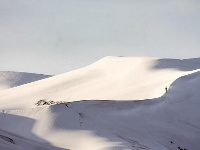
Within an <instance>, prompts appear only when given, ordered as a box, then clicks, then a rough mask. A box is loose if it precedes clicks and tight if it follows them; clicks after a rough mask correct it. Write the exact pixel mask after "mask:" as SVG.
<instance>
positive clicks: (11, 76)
mask: <svg viewBox="0 0 200 150" xmlns="http://www.w3.org/2000/svg"><path fill="white" fill-rule="evenodd" d="M48 77H51V76H50V75H43V74H35V73H25V72H13V71H0V91H2V90H5V89H9V88H12V87H16V86H20V85H23V84H27V83H30V82H34V81H37V80H41V79H44V78H48Z"/></svg>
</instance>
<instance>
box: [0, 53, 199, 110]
mask: <svg viewBox="0 0 200 150" xmlns="http://www.w3.org/2000/svg"><path fill="white" fill-rule="evenodd" d="M199 68H200V63H197V62H196V61H195V62H194V61H188V60H177V59H157V58H148V57H105V58H103V59H101V60H99V61H97V62H96V63H94V64H92V65H90V66H87V67H85V68H82V69H78V70H75V71H71V72H68V73H64V74H61V75H57V76H54V77H51V78H48V79H44V80H41V81H37V82H33V83H30V84H26V85H23V86H20V87H16V88H12V89H8V90H5V91H3V92H1V93H0V104H1V106H0V108H6V109H8V108H10V109H18V108H23V107H27V106H28V107H33V106H34V104H35V103H36V102H37V101H39V100H41V99H46V100H54V101H61V100H62V101H68V102H72V101H79V100H143V99H151V98H155V97H160V96H162V95H163V94H164V93H165V92H166V91H165V87H166V86H167V87H169V86H170V84H171V83H172V82H173V81H174V80H176V79H177V78H178V77H180V76H183V75H186V74H190V73H192V72H194V71H196V70H197V69H199Z"/></svg>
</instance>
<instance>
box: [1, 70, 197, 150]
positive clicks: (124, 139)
mask: <svg viewBox="0 0 200 150" xmlns="http://www.w3.org/2000/svg"><path fill="white" fill-rule="evenodd" d="M199 89H200V72H195V73H192V74H190V75H186V76H183V77H180V78H179V79H177V80H176V81H175V82H173V84H172V85H171V86H170V88H169V90H168V92H167V93H166V94H164V95H163V96H162V97H159V98H154V99H148V100H145V101H92V100H91V101H79V102H69V103H67V105H66V104H59V105H53V106H40V107H37V108H27V109H21V110H4V111H2V112H1V113H0V119H1V120H5V121H4V122H1V123H0V129H2V130H4V131H9V132H12V133H14V134H16V135H19V136H23V137H24V138H26V139H32V140H34V141H35V142H36V143H44V144H45V143H46V142H48V143H51V144H52V145H54V146H56V147H60V148H63V149H64V148H65V149H73V150H111V149H112V150H113V149H118V150H124V149H132V150H140V149H143V150H178V149H181V148H182V149H187V150H199V149H200V143H199V141H200V136H199V133H200V130H199V129H200V117H199V114H200V109H199V106H200V100H199V97H200V94H199ZM13 121H14V122H15V123H14V124H13ZM8 136H9V135H8ZM52 149H53V148H52Z"/></svg>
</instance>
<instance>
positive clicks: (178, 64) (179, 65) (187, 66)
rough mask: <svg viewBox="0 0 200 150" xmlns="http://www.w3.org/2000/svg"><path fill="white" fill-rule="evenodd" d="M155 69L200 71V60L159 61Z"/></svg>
mask: <svg viewBox="0 0 200 150" xmlns="http://www.w3.org/2000/svg"><path fill="white" fill-rule="evenodd" d="M153 69H178V70H181V71H192V70H196V69H200V58H193V59H182V60H180V59H159V60H157V62H156V63H155V65H154V66H153Z"/></svg>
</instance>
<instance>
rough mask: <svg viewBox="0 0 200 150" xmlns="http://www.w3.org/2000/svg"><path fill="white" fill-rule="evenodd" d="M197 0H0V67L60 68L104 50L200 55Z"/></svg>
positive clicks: (81, 64) (50, 71)
mask: <svg viewBox="0 0 200 150" xmlns="http://www.w3.org/2000/svg"><path fill="white" fill-rule="evenodd" d="M199 13H200V1H198V0H190V1H189V0H169V1H160V0H153V1H143V0H133V1H130V0H123V1H122V0H110V1H106V0H102V1H97V0H86V1H81V0H74V1H69V0H58V1H53V0H42V1H39V0H29V1H26V0H21V1H17V0H0V33H1V34H0V71H20V72H32V73H40V74H50V75H54V74H59V73H64V72H67V71H71V70H74V69H77V68H80V67H84V66H87V65H89V64H91V63H93V62H95V61H97V60H99V59H101V58H103V57H105V56H149V57H161V58H178V59H184V58H197V57H200V43H199V40H200V20H199Z"/></svg>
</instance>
